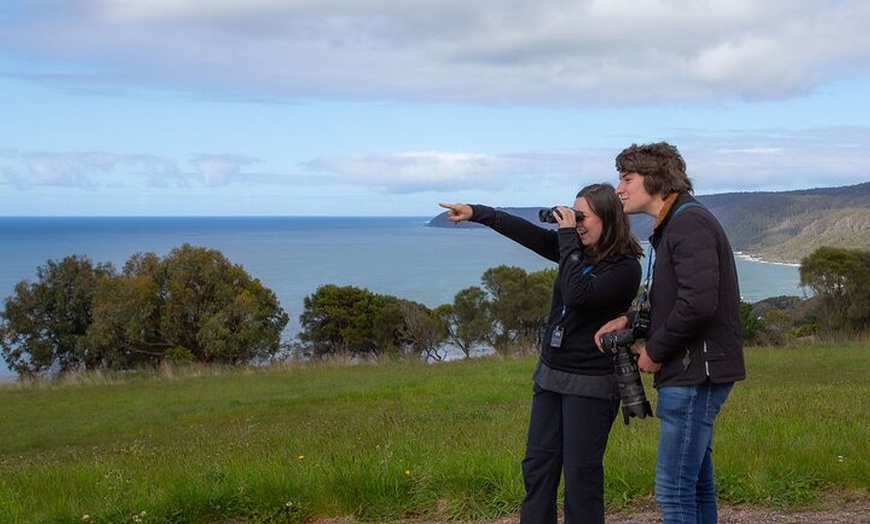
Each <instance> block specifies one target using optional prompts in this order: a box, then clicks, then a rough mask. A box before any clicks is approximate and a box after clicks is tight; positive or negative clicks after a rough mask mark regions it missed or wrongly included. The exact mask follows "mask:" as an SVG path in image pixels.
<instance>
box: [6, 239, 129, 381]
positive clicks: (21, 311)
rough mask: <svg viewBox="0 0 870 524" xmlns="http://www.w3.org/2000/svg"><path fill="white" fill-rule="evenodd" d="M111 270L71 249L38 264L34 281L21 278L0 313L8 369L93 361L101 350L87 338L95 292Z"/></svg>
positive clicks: (38, 370) (26, 372)
mask: <svg viewBox="0 0 870 524" xmlns="http://www.w3.org/2000/svg"><path fill="white" fill-rule="evenodd" d="M114 274H115V270H114V267H113V266H112V265H111V264H97V265H94V264H93V263H92V262H91V261H90V260H89V259H88V258H87V257H79V256H76V255H72V256H68V257H66V258H64V259H62V260H60V261H59V262H58V261H53V260H49V261H48V262H47V263H46V265H45V266H41V267H39V268H37V270H36V278H37V280H36V282H33V283H31V282H28V281H21V282H19V283H18V284H17V285H16V286H15V293H14V294H13V295H12V296H11V297H9V298H7V299H6V300H5V303H4V304H5V309H4V310H3V312H2V314H0V317H2V323H0V347H2V351H3V358H4V359H5V360H6V363H7V365H8V366H9V369H11V370H12V371H15V372H16V373H18V374H19V375H21V376H34V375H39V374H44V373H46V372H49V371H58V372H61V373H62V372H66V371H72V370H77V369H80V368H88V369H93V368H95V367H97V366H98V365H99V363H100V360H101V359H100V356H99V355H98V354H96V353H95V352H94V351H92V350H91V348H90V347H89V345H88V344H87V343H86V337H87V330H88V328H89V327H90V325H91V320H92V317H93V307H92V306H93V297H94V294H95V293H96V292H97V289H98V287H99V286H100V285H101V283H103V282H105V281H107V280H108V279H111V278H112V277H113V276H114Z"/></svg>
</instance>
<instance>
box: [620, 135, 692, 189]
mask: <svg viewBox="0 0 870 524" xmlns="http://www.w3.org/2000/svg"><path fill="white" fill-rule="evenodd" d="M616 170H617V171H618V172H620V173H638V174H640V175H642V176H643V188H644V189H645V190H646V192H647V193H649V194H650V195H661V196H662V197H666V196H668V195H670V194H671V193H691V192H692V191H693V189H692V181H691V180H689V176H688V175H686V161H685V160H683V157H682V156H680V152H679V151H677V148H676V147H674V146H672V145H670V144H668V143H667V142H658V143H655V144H644V145H641V146H639V145H637V144H632V145H631V147H627V148H625V149H623V150H622V152H621V153H619V155H617V157H616Z"/></svg>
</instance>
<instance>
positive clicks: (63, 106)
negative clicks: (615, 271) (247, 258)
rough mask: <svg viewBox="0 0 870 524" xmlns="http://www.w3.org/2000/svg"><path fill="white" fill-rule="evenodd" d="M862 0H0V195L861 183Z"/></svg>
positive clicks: (34, 204)
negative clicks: (675, 155) (631, 158)
mask: <svg viewBox="0 0 870 524" xmlns="http://www.w3.org/2000/svg"><path fill="white" fill-rule="evenodd" d="M868 27H870V2H867V1H866V0H765V1H763V2H762V1H758V0H728V1H723V0H634V1H631V2H624V1H618V0H574V1H569V0H535V1H529V0H474V1H469V0H245V1H240V0H187V1H180V0H54V1H52V0H27V1H25V0H3V2H2V4H0V110H2V111H0V215H2V216H36V215H50V216H84V215H90V216H120V215H128V216H149V215H155V216H178V215H208V216H211V215H221V216H236V215H239V216H241V215H293V216H296V215H315V216H317V215H334V216H391V215H397V216H433V215H435V214H438V213H439V212H441V211H442V210H441V208H439V207H438V206H437V203H438V202H470V203H486V204H490V205H494V206H550V205H557V204H570V203H571V202H572V201H573V196H574V194H575V193H576V192H577V190H578V189H579V188H581V187H582V186H584V185H586V184H589V183H595V182H610V183H612V184H616V183H617V182H618V179H617V173H616V171H615V168H614V158H615V157H616V155H617V154H618V153H619V152H620V151H621V150H622V149H624V148H625V147H627V146H629V145H631V144H633V143H638V144H643V143H651V142H659V141H667V142H670V143H671V144H674V145H676V146H677V147H678V148H679V150H680V152H681V153H682V155H683V156H684V158H685V160H686V162H687V164H688V171H689V176H690V177H691V178H692V180H693V183H694V186H695V192H696V194H699V195H703V194H715V193H726V192H735V191H784V190H792V189H806V188H813V187H834V186H845V185H852V184H857V183H861V182H866V181H868V180H870V170H868V165H870V102H868V100H870V31H868V29H867V28H868Z"/></svg>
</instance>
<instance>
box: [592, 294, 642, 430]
mask: <svg viewBox="0 0 870 524" xmlns="http://www.w3.org/2000/svg"><path fill="white" fill-rule="evenodd" d="M648 330H649V309H648V308H641V309H638V310H637V312H636V314H635V317H634V322H633V323H632V327H631V328H628V329H620V330H617V331H609V332H607V333H604V334H603V335H601V347H603V348H604V350H605V351H615V353H614V354H613V367H614V369H615V371H616V382H617V384H619V397H620V399H621V400H622V418H623V420H624V421H625V423H626V424H628V420H629V419H630V418H631V417H637V418H646V416H647V415H649V416H653V412H652V408H651V407H650V404H649V401H648V400H647V399H646V393H644V391H643V383H642V382H641V380H640V372H638V369H637V355H635V354H634V353H632V352H631V345H632V344H633V343H634V341H635V340H637V339H638V338H644V337H645V336H646V333H647V331H648Z"/></svg>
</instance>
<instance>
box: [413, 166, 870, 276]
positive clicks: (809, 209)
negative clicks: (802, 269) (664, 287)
mask: <svg viewBox="0 0 870 524" xmlns="http://www.w3.org/2000/svg"><path fill="white" fill-rule="evenodd" d="M697 199H698V201H700V202H701V203H702V204H704V205H705V206H707V207H708V208H709V209H710V211H711V212H712V213H713V214H714V215H715V216H716V217H717V218H718V219H719V221H720V222H721V223H722V226H723V227H724V228H725V231H726V232H727V233H728V237H729V239H730V240H731V244H732V246H733V248H734V249H735V250H736V251H740V252H743V253H747V254H752V255H756V256H759V257H761V258H764V259H766V260H771V261H784V262H795V263H797V262H800V260H801V259H802V258H804V257H806V256H807V255H809V254H810V253H811V252H813V251H814V250H815V249H817V248H818V247H820V246H830V247H840V248H848V249H867V248H868V247H870V182H864V183H861V184H856V185H852V186H843V187H829V188H816V189H804V190H796V191H781V192H775V191H761V192H742V193H722V194H715V195H698V196H697ZM502 209H504V210H505V211H507V212H509V213H511V214H515V215H518V216H522V217H524V218H526V219H528V220H532V221H537V215H538V209H540V208H538V207H514V208H502ZM429 225H430V226H433V227H445V226H448V225H450V226H451V227H453V224H452V223H450V222H448V221H447V215H446V214H445V213H441V214H440V215H438V216H436V217H435V218H433V219H432V220H431V221H430V222H429ZM462 225H464V226H466V227H475V226H477V225H476V224H468V225H466V224H462ZM632 228H633V230H634V232H635V234H636V235H637V236H638V238H640V239H642V240H643V239H646V238H648V237H649V235H650V232H651V228H652V219H651V218H650V217H647V216H632Z"/></svg>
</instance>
